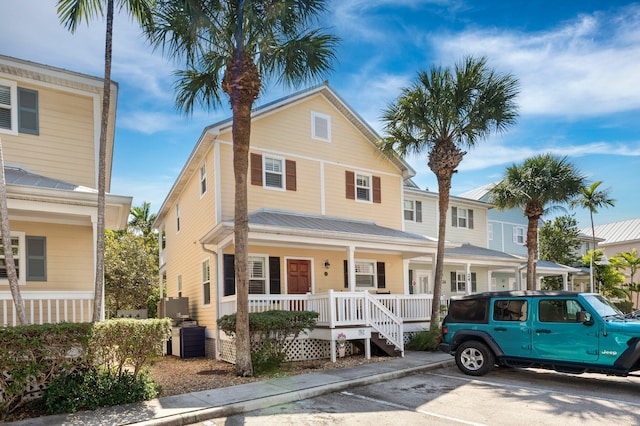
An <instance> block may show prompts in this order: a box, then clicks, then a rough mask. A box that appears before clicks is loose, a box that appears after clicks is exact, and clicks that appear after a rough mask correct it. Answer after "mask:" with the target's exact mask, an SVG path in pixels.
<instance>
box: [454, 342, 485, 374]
mask: <svg viewBox="0 0 640 426" xmlns="http://www.w3.org/2000/svg"><path fill="white" fill-rule="evenodd" d="M494 362H495V357H494V356H493V352H491V349H489V348H488V347H487V345H485V344H484V343H482V342H478V341H475V340H470V341H468V342H464V343H462V344H461V345H460V346H458V349H457V350H456V364H457V365H458V368H459V369H460V371H462V372H463V373H464V374H468V375H470V376H483V375H485V374H487V373H488V372H489V371H491V369H492V368H493V364H494Z"/></svg>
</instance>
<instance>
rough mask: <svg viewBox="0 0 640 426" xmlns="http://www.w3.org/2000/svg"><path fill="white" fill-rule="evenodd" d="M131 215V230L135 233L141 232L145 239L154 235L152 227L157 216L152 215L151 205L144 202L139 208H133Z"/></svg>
mask: <svg viewBox="0 0 640 426" xmlns="http://www.w3.org/2000/svg"><path fill="white" fill-rule="evenodd" d="M129 215H130V216H131V219H130V220H129V223H128V225H129V228H131V229H132V230H133V231H135V232H139V233H140V234H142V235H143V236H144V237H145V238H148V237H149V236H151V235H152V233H153V226H152V225H153V222H155V220H156V216H157V215H156V214H155V213H151V203H149V202H147V201H144V202H143V203H142V204H141V205H140V206H139V207H132V208H131V211H130V212H129Z"/></svg>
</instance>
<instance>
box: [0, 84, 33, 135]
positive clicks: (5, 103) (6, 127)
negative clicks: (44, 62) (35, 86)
mask: <svg viewBox="0 0 640 426" xmlns="http://www.w3.org/2000/svg"><path fill="white" fill-rule="evenodd" d="M38 126H39V124H38V92H37V91H35V90H30V89H24V88H22V87H18V86H17V84H16V83H15V82H12V81H7V80H0V133H8V134H13V135H16V134H18V132H20V133H30V134H33V135H37V134H38V133H39V129H38Z"/></svg>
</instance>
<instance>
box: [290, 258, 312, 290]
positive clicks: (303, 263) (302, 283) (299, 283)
mask: <svg viewBox="0 0 640 426" xmlns="http://www.w3.org/2000/svg"><path fill="white" fill-rule="evenodd" d="M287 284H288V285H287V287H288V290H287V291H288V293H289V294H305V293H310V292H311V261H310V260H301V259H287Z"/></svg>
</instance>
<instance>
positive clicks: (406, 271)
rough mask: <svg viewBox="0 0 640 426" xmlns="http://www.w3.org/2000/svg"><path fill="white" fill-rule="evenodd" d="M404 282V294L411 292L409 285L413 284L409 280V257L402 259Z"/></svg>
mask: <svg viewBox="0 0 640 426" xmlns="http://www.w3.org/2000/svg"><path fill="white" fill-rule="evenodd" d="M402 282H403V285H402V287H403V289H402V292H403V294H405V295H406V294H409V286H410V285H411V283H410V282H409V259H403V260H402Z"/></svg>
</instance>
